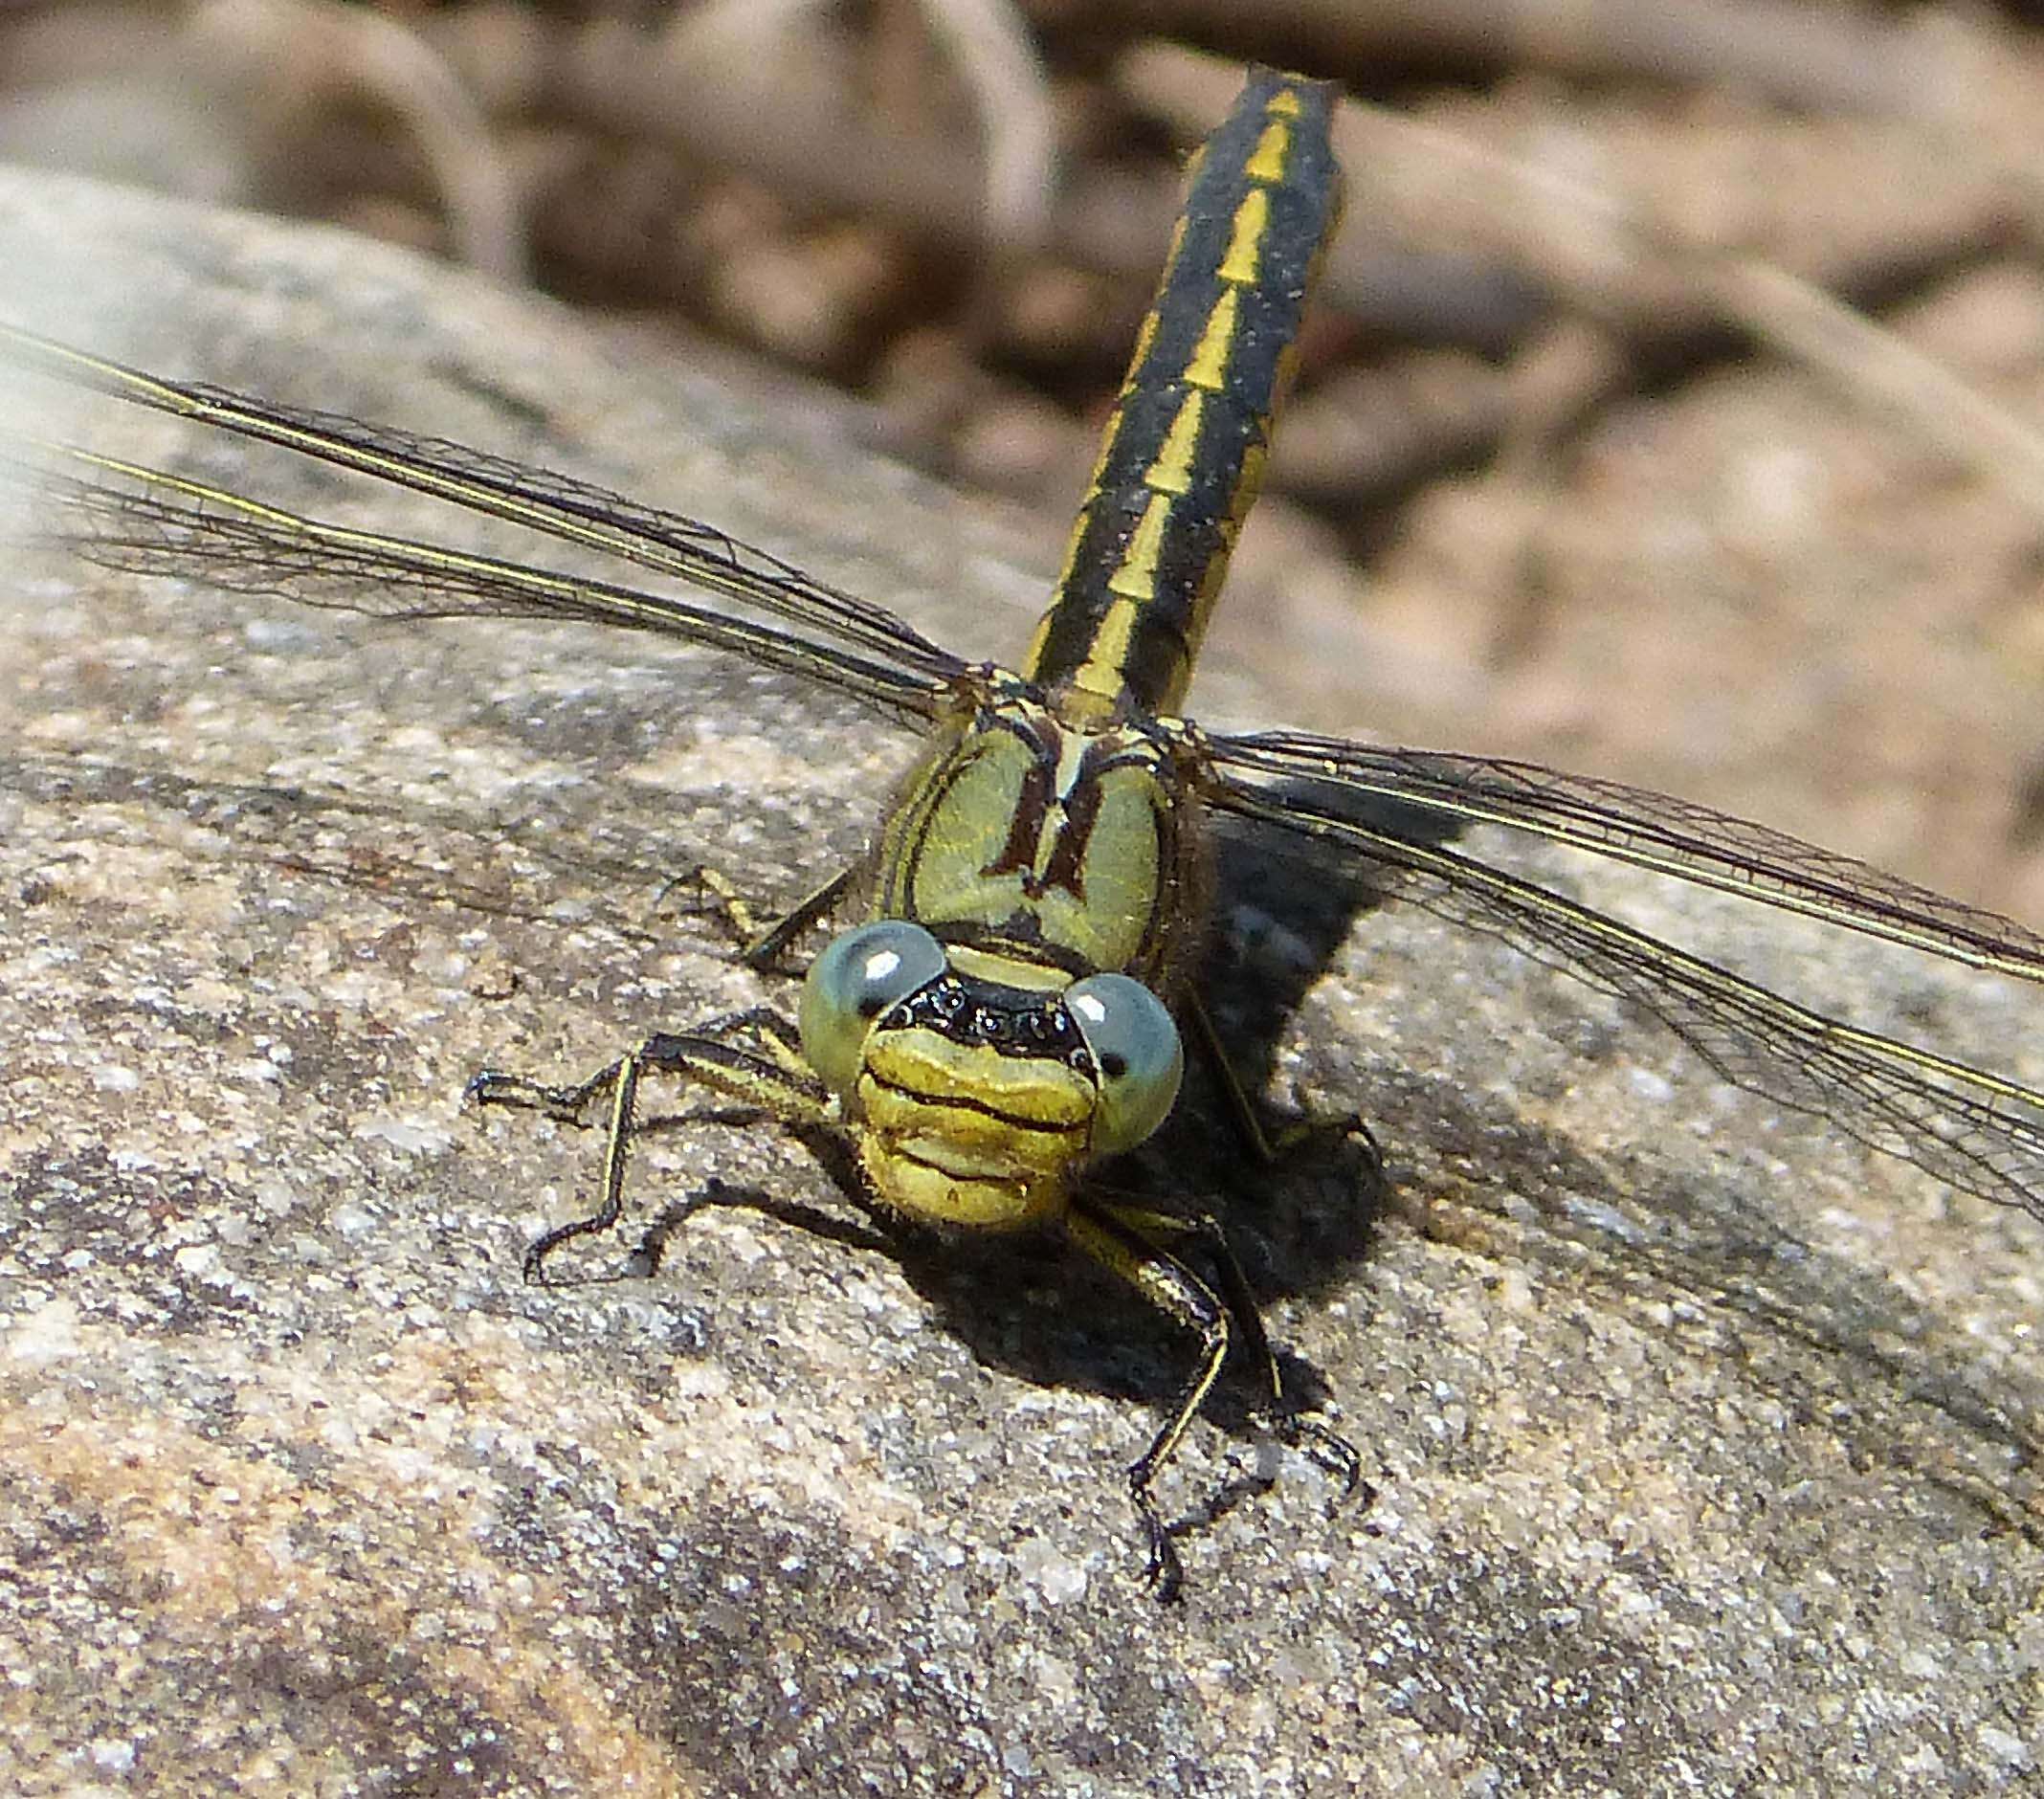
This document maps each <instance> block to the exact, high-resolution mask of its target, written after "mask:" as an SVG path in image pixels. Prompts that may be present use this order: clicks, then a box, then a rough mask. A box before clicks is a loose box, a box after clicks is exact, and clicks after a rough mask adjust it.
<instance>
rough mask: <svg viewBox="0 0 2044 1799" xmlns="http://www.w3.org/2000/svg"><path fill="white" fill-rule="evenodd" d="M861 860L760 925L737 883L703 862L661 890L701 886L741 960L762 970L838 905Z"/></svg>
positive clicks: (857, 873)
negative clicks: (688, 885) (728, 929)
mask: <svg viewBox="0 0 2044 1799" xmlns="http://www.w3.org/2000/svg"><path fill="white" fill-rule="evenodd" d="M864 866H865V865H864V864H863V863H861V862H854V863H852V864H850V865H849V866H848V867H845V868H841V869H839V870H838V871H837V873H836V874H834V875H833V876H832V877H831V878H830V879H829V880H827V881H825V882H823V884H822V885H821V886H819V887H817V888H815V889H814V890H813V891H812V892H811V893H810V894H809V895H808V896H806V897H805V898H804V899H801V900H799V901H797V902H796V904H795V906H794V908H793V909H792V910H791V911H789V913H787V914H786V915H785V916H784V917H782V918H780V919H777V920H776V921H775V922H773V923H771V924H768V925H765V926H763V925H762V924H761V923H760V922H759V915H758V914H757V913H756V912H754V911H753V909H752V903H751V901H750V900H748V899H746V898H745V896H744V894H743V893H741V892H740V891H739V888H738V886H737V883H736V882H734V881H733V880H731V878H730V877H728V876H726V875H724V874H722V872H721V871H720V870H718V869H714V868H711V867H710V866H708V865H707V864H706V863H705V864H703V865H701V866H700V867H697V868H693V869H691V870H690V871H689V872H688V873H687V874H685V875H678V876H676V877H675V878H674V879H673V880H671V881H669V882H668V883H667V887H666V888H665V889H663V891H662V895H661V897H662V899H665V897H666V894H667V893H670V892H672V891H673V890H674V889H675V888H676V887H678V886H680V885H682V884H683V883H684V882H689V883H693V884H694V885H696V886H698V887H700V888H701V889H702V890H703V891H704V892H705V893H707V894H708V895H709V896H710V898H711V899H713V900H714V901H715V902H716V909H717V911H719V912H720V913H722V916H723V919H724V922H725V923H726V924H728V925H729V926H730V930H731V938H732V941H733V942H734V943H735V944H737V945H738V948H739V952H740V960H742V961H743V962H744V965H745V966H747V967H748V968H752V969H755V970H765V969H767V968H771V967H772V966H774V964H775V963H776V962H778V961H779V960H780V958H781V955H782V953H783V951H785V950H786V949H787V948H788V946H789V944H791V943H793V942H794V941H795V939H796V938H797V937H799V936H801V934H802V933H803V932H804V931H806V930H808V929H809V927H810V926H811V924H814V923H815V922H817V921H818V920H820V919H824V918H828V917H829V916H830V914H831V913H833V911H835V910H836V909H837V906H838V903H839V902H840V901H841V900H842V899H844V897H845V894H846V891H847V890H848V889H849V888H850V887H851V885H852V883H853V882H854V881H855V880H856V879H857V878H858V877H859V876H860V874H861V873H863V872H864Z"/></svg>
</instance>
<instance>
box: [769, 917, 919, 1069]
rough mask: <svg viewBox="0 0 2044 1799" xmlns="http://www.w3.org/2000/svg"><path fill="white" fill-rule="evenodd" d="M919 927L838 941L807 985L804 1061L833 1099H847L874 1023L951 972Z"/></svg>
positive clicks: (883, 929) (848, 935)
mask: <svg viewBox="0 0 2044 1799" xmlns="http://www.w3.org/2000/svg"><path fill="white" fill-rule="evenodd" d="M947 966H949V965H948V963H947V962H946V960H945V957H944V945H943V944H940V943H939V942H938V941H937V940H936V939H935V938H934V937H932V936H931V935H930V934H929V932H927V931H926V930H924V929H923V928H922V925H920V924H910V923H908V922H905V921H903V920H901V919H882V920H880V921H879V922H877V923H873V924H860V925H857V926H855V927H854V928H853V929H851V930H849V931H845V932H842V933H841V934H840V935H838V936H837V937H835V938H833V940H832V942H831V944H830V946H829V947H828V948H827V949H825V951H824V952H823V954H822V955H820V956H818V957H817V958H816V960H815V961H814V962H812V963H811V964H810V971H809V975H808V978H807V979H805V980H804V982H803V983H802V1009H801V1012H800V1016H799V1023H800V1026H801V1031H802V1054H803V1055H804V1056H805V1057H806V1058H807V1059H808V1061H809V1065H810V1066H811V1068H813V1069H814V1070H815V1071H816V1073H817V1075H818V1077H821V1079H822V1081H823V1084H824V1085H825V1086H827V1087H829V1088H830V1089H831V1091H832V1092H833V1093H849V1092H850V1091H851V1090H852V1085H853V1083H854V1082H855V1080H856V1079H857V1078H858V1065H859V1056H860V1054H861V1052H862V1051H863V1050H864V1048H865V1043H866V1033H867V1032H868V1031H870V1030H871V1029H872V1028H873V1024H874V1021H875V1020H876V1019H877V1018H878V1017H879V1015H880V1014H881V1013H882V1012H884V1011H887V1010H888V1008H889V1007H891V1006H893V1005H895V1004H896V1002H897V1001H900V1000H904V999H906V998H907V997H908V996H909V995H910V994H911V993H913V992H915V991H916V990H917V989H918V988H923V987H927V986H928V985H929V984H930V983H931V982H932V981H934V980H936V979H937V978H938V977H939V976H940V975H942V974H943V973H944V970H945V968H946V967H947Z"/></svg>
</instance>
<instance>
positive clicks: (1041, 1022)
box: [801, 919, 1185, 1230]
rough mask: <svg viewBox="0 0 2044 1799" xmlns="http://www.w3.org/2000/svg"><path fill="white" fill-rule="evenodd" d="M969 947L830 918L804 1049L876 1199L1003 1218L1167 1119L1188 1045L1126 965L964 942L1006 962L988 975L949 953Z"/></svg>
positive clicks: (1017, 1221)
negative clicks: (1007, 953) (1100, 967)
mask: <svg viewBox="0 0 2044 1799" xmlns="http://www.w3.org/2000/svg"><path fill="white" fill-rule="evenodd" d="M968 954H971V952H960V954H959V956H958V957H955V958H954V956H953V955H952V954H951V953H950V952H948V951H946V950H945V948H944V945H943V944H940V943H939V942H938V941H937V939H936V938H935V937H933V936H932V935H931V934H930V933H929V932H928V931H927V930H925V929H923V927H922V925H920V924H915V923H911V922H907V921H904V920H900V919H883V920H879V921H878V922H874V923H870V924H861V925H857V926H855V927H854V928H853V929H851V930H849V931H846V932H844V933H843V934H842V935H841V936H839V937H838V938H837V939H836V940H835V941H834V942H833V943H832V944H831V945H830V946H829V947H828V948H827V949H826V950H825V951H824V952H823V954H822V955H820V956H818V957H817V958H816V960H815V962H814V963H813V964H812V965H811V968H810V972H809V977H808V979H807V981H806V982H805V983H804V985H803V989H802V1009H801V1030H802V1053H803V1055H805V1056H806V1057H807V1058H808V1060H809V1063H810V1066H811V1068H813V1069H814V1070H815V1072H816V1074H817V1075H818V1076H819V1077H821V1078H822V1080H823V1082H824V1084H825V1085H826V1086H828V1087H829V1088H830V1089H831V1091H832V1092H833V1093H834V1094H835V1095H837V1097H838V1099H839V1100H840V1102H841V1103H842V1105H843V1106H844V1109H845V1118H846V1122H847V1123H848V1125H849V1126H850V1128H851V1130H852V1131H853V1133H854V1135H855V1139H856V1142H857V1146H858V1156H859V1161H860V1165H861V1166H863V1167H864V1169H865V1171H866V1174H867V1176H868V1178H869V1179H870V1180H871V1181H872V1182H873V1184H874V1187H875V1189H876V1190H877V1192H878V1195H879V1197H880V1198H881V1199H882V1200H883V1201H884V1202H885V1203H886V1204H887V1205H889V1206H891V1207H893V1208H895V1209H896V1210H900V1211H903V1212H906V1213H909V1214H911V1215H913V1216H916V1217H920V1218H923V1219H926V1220H929V1221H932V1222H937V1223H951V1224H958V1225H966V1226H973V1227H977V1228H980V1229H988V1230H1008V1229H1015V1228H1018V1227H1021V1226H1024V1225H1028V1224H1033V1223H1035V1222H1037V1221H1039V1220H1041V1219H1045V1218H1049V1217H1054V1216H1055V1215H1056V1214H1057V1213H1058V1212H1059V1211H1061V1210H1063V1208H1064V1204H1065V1198H1066V1194H1067V1193H1068V1191H1069V1188H1070V1184H1071V1181H1072V1177H1073V1176H1074V1175H1075V1174H1076V1173H1077V1172H1078V1169H1079V1168H1080V1167H1081V1166H1084V1165H1085V1164H1087V1163H1089V1162H1092V1161H1095V1160H1097V1159H1098V1158H1100V1157H1101V1156H1111V1155H1119V1154H1121V1153H1122V1151H1123V1150H1127V1149H1133V1148H1134V1147H1135V1146H1136V1145H1137V1144H1140V1143H1142V1142H1143V1141H1144V1138H1146V1137H1148V1136H1149V1135H1150V1134H1151V1132H1153V1131H1154V1130H1155V1129H1156V1128H1157V1127H1158V1125H1160V1124H1161V1123H1163V1122H1164V1120H1165V1118H1166V1115H1167V1114H1168V1113H1169V1112H1170V1109H1171V1103H1172V1101H1173V1100H1174V1099H1176V1098H1177V1096H1178V1082H1179V1077H1180V1076H1181V1075H1182V1074H1183V1072H1184V1068H1185V1055H1184V1051H1183V1050H1182V1048H1181V1047H1180V1044H1179V1039H1178V1029H1177V1027H1176V1026H1175V1025H1174V1024H1173V1023H1172V1022H1171V1015H1170V1013H1169V1012H1168V1011H1166V1008H1165V1005H1164V1002H1163V1001H1162V1000H1160V999H1158V998H1157V996H1156V995H1155V994H1154V993H1152V992H1151V991H1150V990H1149V988H1146V987H1144V985H1143V984H1142V983H1141V982H1139V981H1135V980H1132V979H1131V978H1130V977H1129V976H1127V975H1125V974H1114V973H1100V974H1089V975H1085V976H1083V977H1081V978H1080V979H1078V980H1076V981H1075V980H1070V979H1069V978H1068V977H1066V976H1065V975H1063V974H1062V973H1055V974H1054V973H1052V972H1051V971H1049V970H1046V969H1043V968H1041V967H1039V966H1036V965H1034V964H1021V963H1011V962H1009V961H1008V959H1006V958H984V957H978V956H976V955H975V956H974V957H973V960H974V961H985V962H989V963H990V964H992V965H994V966H997V967H999V968H1002V969H1004V970H1006V971H1008V972H1011V973H1012V974H1014V975H1016V976H1018V977H1021V978H1019V979H1014V980H1002V979H998V978H995V977H994V975H993V974H991V973H989V972H986V971H983V970H982V969H980V968H978V967H966V966H959V964H960V963H963V962H965V961H966V958H967V955H968ZM1031 977H1034V978H1033V979H1032V978H1031Z"/></svg>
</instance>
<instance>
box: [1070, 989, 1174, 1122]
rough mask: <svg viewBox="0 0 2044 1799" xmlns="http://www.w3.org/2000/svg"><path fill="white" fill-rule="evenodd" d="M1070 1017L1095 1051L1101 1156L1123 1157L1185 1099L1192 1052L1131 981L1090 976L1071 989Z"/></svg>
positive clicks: (1159, 1007)
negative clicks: (1182, 1091)
mask: <svg viewBox="0 0 2044 1799" xmlns="http://www.w3.org/2000/svg"><path fill="white" fill-rule="evenodd" d="M1064 1003H1065V1011H1068V1012H1069V1013H1071V1015H1072V1022H1073V1023H1074V1024H1076V1025H1077V1026H1078V1034H1079V1035H1080V1036H1082V1037H1084V1038H1085V1040H1086V1048H1087V1049H1089V1050H1091V1051H1092V1052H1093V1063H1094V1067H1095V1069H1096V1071H1097V1072H1098V1077H1099V1080H1100V1105H1099V1108H1098V1109H1097V1110H1096V1111H1095V1113H1094V1115H1093V1149H1094V1152H1095V1153H1096V1154H1097V1155H1102V1156H1112V1155H1119V1154H1120V1153H1121V1152H1122V1150H1124V1149H1133V1148H1134V1147H1135V1146H1136V1145H1137V1144H1140V1143H1141V1142H1142V1141H1143V1140H1144V1138H1145V1137H1147V1136H1148V1135H1149V1134H1150V1133H1151V1132H1152V1131H1154V1130H1155V1129H1156V1128H1157V1126H1158V1125H1160V1124H1162V1123H1163V1122H1164V1121H1165V1119H1166V1117H1167V1116H1168V1115H1169V1113H1170V1110H1171V1101H1172V1100H1174V1099H1177V1098H1178V1081H1179V1077H1181V1076H1182V1075H1183V1074H1184V1073H1185V1070H1186V1053H1185V1049H1184V1047H1183V1045H1181V1044H1180V1042H1179V1040H1178V1027H1177V1026H1176V1025H1175V1024H1173V1023H1172V1022H1171V1014H1170V1013H1169V1012H1168V1011H1166V1010H1165V1005H1164V1002H1163V1001H1162V1000H1161V999H1159V998H1158V997H1157V996H1156V994H1154V993H1152V992H1151V991H1150V990H1149V988H1146V987H1144V985H1143V983H1142V982H1141V981H1134V980H1131V979H1130V978H1129V977H1128V976H1127V975H1125V974H1089V975H1087V976H1086V978H1085V979H1084V980H1083V981H1074V982H1073V983H1072V985H1071V986H1070V987H1068V988H1065V995H1064Z"/></svg>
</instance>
